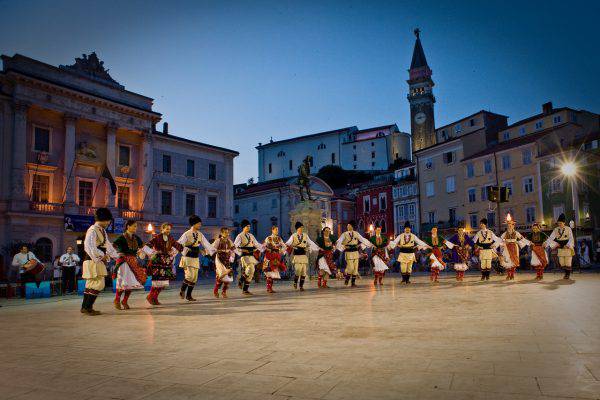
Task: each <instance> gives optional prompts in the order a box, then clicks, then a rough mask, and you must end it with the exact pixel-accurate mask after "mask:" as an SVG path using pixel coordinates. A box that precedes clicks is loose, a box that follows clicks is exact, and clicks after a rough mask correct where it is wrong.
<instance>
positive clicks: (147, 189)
mask: <svg viewBox="0 0 600 400" xmlns="http://www.w3.org/2000/svg"><path fill="white" fill-rule="evenodd" d="M154 175H156V170H154V172H152V178H150V182H149V183H148V187H147V188H146V193H145V194H144V199H143V200H142V206H141V207H140V211H142V212H143V211H144V204H146V198H147V197H148V192H149V191H150V187H151V186H152V181H153V180H154Z"/></svg>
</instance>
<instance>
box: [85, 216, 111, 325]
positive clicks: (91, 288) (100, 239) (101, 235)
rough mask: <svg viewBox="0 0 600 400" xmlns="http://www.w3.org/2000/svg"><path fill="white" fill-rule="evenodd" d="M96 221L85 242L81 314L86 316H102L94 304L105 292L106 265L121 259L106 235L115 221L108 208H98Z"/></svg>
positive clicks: (88, 231)
mask: <svg viewBox="0 0 600 400" xmlns="http://www.w3.org/2000/svg"><path fill="white" fill-rule="evenodd" d="M94 219H95V220H96V222H95V223H94V225H92V226H90V227H89V229H88V230H87V232H86V233H85V240H84V242H83V247H84V249H85V253H86V259H85V260H84V261H83V273H82V275H81V277H82V278H83V279H85V291H84V292H83V302H82V304H81V312H82V313H83V314H86V315H99V314H101V313H100V311H96V310H94V302H95V301H96V298H97V297H98V295H99V294H100V292H102V290H104V285H105V283H104V277H105V276H107V275H108V271H107V269H106V263H107V262H109V261H110V259H111V258H113V259H117V258H118V257H119V254H118V253H117V252H116V250H115V248H114V247H113V245H112V244H111V243H110V240H108V234H107V233H106V228H108V226H109V225H110V223H111V221H112V219H113V217H112V214H111V212H110V210H109V209H108V208H98V209H97V210H96V213H95V215H94Z"/></svg>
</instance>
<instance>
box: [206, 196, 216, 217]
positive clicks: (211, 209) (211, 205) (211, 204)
mask: <svg viewBox="0 0 600 400" xmlns="http://www.w3.org/2000/svg"><path fill="white" fill-rule="evenodd" d="M208 218H217V197H216V196H208Z"/></svg>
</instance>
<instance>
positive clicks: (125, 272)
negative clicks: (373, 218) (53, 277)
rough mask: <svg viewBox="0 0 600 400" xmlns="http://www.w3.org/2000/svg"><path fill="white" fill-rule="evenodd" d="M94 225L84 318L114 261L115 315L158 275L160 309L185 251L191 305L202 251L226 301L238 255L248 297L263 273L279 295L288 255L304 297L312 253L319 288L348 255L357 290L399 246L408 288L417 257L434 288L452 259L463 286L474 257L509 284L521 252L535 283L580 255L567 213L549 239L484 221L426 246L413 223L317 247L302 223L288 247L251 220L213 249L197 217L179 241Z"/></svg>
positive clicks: (327, 240) (104, 214) (100, 215)
mask: <svg viewBox="0 0 600 400" xmlns="http://www.w3.org/2000/svg"><path fill="white" fill-rule="evenodd" d="M95 221H96V222H95V224H94V225H92V226H91V227H90V228H89V229H88V231H87V232H86V236H85V240H84V249H85V260H84V262H83V266H82V271H83V272H82V277H83V279H85V280H86V285H85V291H84V297H83V303H82V306H81V312H82V313H84V314H87V315H98V314H100V312H99V311H97V310H94V308H93V305H94V302H95V300H96V298H97V296H98V295H99V294H100V293H101V292H102V290H103V289H104V285H105V277H106V276H107V275H108V270H107V268H106V264H107V263H108V262H109V261H110V260H111V259H114V260H116V262H115V268H114V269H113V272H112V274H113V278H115V279H116V296H115V300H114V306H115V307H116V308H117V309H129V308H130V307H129V304H128V299H129V296H130V295H131V293H132V291H133V290H136V289H142V288H143V285H144V283H145V282H146V279H147V277H148V275H150V276H151V277H152V287H151V290H150V292H149V294H148V295H147V297H146V299H147V301H148V302H149V303H150V304H152V305H160V304H161V303H160V301H159V294H160V293H161V291H162V290H163V289H164V288H165V287H167V286H169V282H170V281H172V280H173V279H174V278H175V276H174V274H173V268H172V265H173V261H174V258H175V256H176V255H177V253H181V259H180V263H179V267H181V268H183V269H184V270H185V279H184V281H183V284H182V286H181V289H180V292H179V295H180V297H181V298H182V299H185V300H187V301H196V299H194V297H193V296H192V293H193V290H194V286H195V285H196V282H197V280H198V270H199V268H200V262H199V258H200V256H201V255H202V254H203V253H204V254H207V255H210V256H214V258H215V273H216V281H215V286H214V289H213V294H214V296H215V297H217V298H218V297H222V298H227V291H228V289H229V285H230V284H231V283H232V282H233V280H234V268H233V262H234V260H235V257H236V256H238V257H239V265H240V273H239V279H238V282H237V284H238V286H239V288H240V289H241V290H242V293H243V294H244V295H252V293H251V292H250V290H249V289H250V284H251V282H252V280H253V277H254V273H255V269H257V268H258V269H260V270H261V271H262V273H264V275H265V277H266V289H267V292H268V293H275V290H274V283H275V282H276V281H277V280H278V279H280V278H281V272H283V271H285V270H286V268H287V267H286V263H285V262H284V257H285V256H286V255H288V256H289V257H291V264H292V266H293V269H294V281H293V286H294V289H296V290H299V291H304V285H305V280H306V277H307V275H308V269H309V268H308V267H309V254H310V253H311V252H314V253H316V254H317V268H318V287H319V288H328V287H329V286H328V279H329V278H330V276H331V275H332V274H335V273H338V274H339V271H337V266H336V263H335V262H334V253H335V252H336V251H340V252H343V254H344V260H345V270H344V283H345V285H347V286H348V285H350V286H351V287H355V286H356V279H357V278H358V266H359V260H360V259H361V258H364V257H369V255H368V253H367V249H370V260H371V263H372V267H373V273H374V280H373V284H374V285H375V286H377V285H383V280H384V276H385V272H386V270H388V269H389V267H388V263H389V261H390V251H391V250H393V249H395V248H398V250H399V253H398V254H399V255H398V262H399V263H400V271H401V274H402V283H403V284H409V283H410V277H411V274H412V267H413V263H414V262H415V261H416V258H415V252H416V251H425V252H426V253H427V254H428V258H429V263H430V269H431V275H430V280H431V282H433V283H435V282H437V281H438V276H439V273H440V271H442V270H443V269H445V268H446V261H448V263H449V265H451V266H453V268H454V270H455V271H456V280H457V281H463V278H464V274H465V271H466V270H467V269H468V260H469V259H470V257H471V256H472V254H475V255H476V256H478V257H479V260H480V263H481V280H489V279H490V272H491V268H492V261H493V260H494V258H496V257H497V258H498V259H499V260H500V264H501V265H502V267H503V268H504V269H505V271H506V279H507V280H512V279H514V277H515V270H516V269H517V268H518V267H519V262H520V260H519V250H520V249H521V248H522V247H525V246H530V247H531V265H532V266H533V267H534V268H535V269H536V271H537V276H536V279H542V278H543V272H544V269H545V267H546V266H547V264H548V255H547V250H548V249H555V248H557V256H558V261H559V264H560V266H561V267H562V268H563V269H564V270H565V276H564V278H565V279H568V278H569V276H570V272H571V260H572V257H573V255H574V239H573V233H572V231H571V229H570V228H569V227H568V226H566V225H565V216H564V215H561V216H560V217H559V219H558V222H557V227H556V228H555V229H554V230H553V231H552V234H551V235H550V236H549V237H547V236H546V235H545V234H544V233H543V232H542V231H541V229H540V225H539V224H534V225H533V228H532V232H531V234H530V235H528V237H525V236H523V235H522V234H521V233H519V232H518V231H517V230H516V229H515V221H514V220H509V221H507V230H506V231H505V232H504V233H503V234H502V235H501V236H500V237H498V236H496V235H495V234H494V232H492V231H491V230H489V229H488V228H487V220H486V219H485V218H484V219H482V220H481V221H480V229H479V231H478V232H477V233H476V234H475V235H474V236H473V237H471V236H469V235H468V234H467V232H466V231H465V229H464V226H458V228H457V231H456V234H454V235H453V236H452V237H449V238H447V239H446V238H443V237H441V236H439V235H438V232H437V228H435V227H434V228H433V229H432V230H431V234H430V235H429V236H428V237H427V238H425V239H424V240H421V239H419V238H418V237H417V236H416V235H415V234H413V233H412V232H411V227H410V224H409V223H408V222H407V223H406V224H405V226H404V232H403V233H401V234H399V235H398V236H397V237H396V238H395V239H393V240H390V239H389V238H388V237H387V236H386V235H385V234H382V232H381V228H380V227H376V228H375V232H374V234H373V235H372V236H371V237H370V238H369V239H366V238H364V237H363V236H362V235H361V234H360V233H358V232H357V231H356V230H355V224H354V223H352V222H351V223H349V224H348V226H347V230H346V231H345V232H343V233H342V234H341V235H340V236H339V237H337V238H336V237H335V236H334V235H333V234H332V232H331V230H330V228H328V227H325V228H323V229H322V231H321V235H320V236H319V237H318V238H317V239H316V241H313V240H312V239H311V238H310V237H309V236H308V234H307V233H306V232H305V231H304V226H303V224H302V223H301V222H296V224H295V232H294V233H293V234H292V235H291V236H290V237H289V239H288V240H287V241H284V240H283V238H281V236H279V232H278V228H277V226H273V227H272V228H271V234H270V235H269V236H268V237H267V238H266V239H265V240H264V241H263V242H262V243H261V242H259V241H258V240H257V239H256V238H255V237H254V235H253V234H252V233H251V232H250V223H249V222H248V221H247V220H244V221H242V223H241V229H242V231H241V232H240V233H239V234H238V235H237V237H236V238H235V240H231V238H230V231H229V228H227V227H223V228H221V230H220V235H219V237H218V238H216V239H215V240H214V241H213V242H212V243H211V242H209V241H208V240H207V239H206V237H205V236H204V235H203V234H202V232H200V228H201V226H202V221H201V219H200V218H199V217H198V216H196V215H193V216H191V217H190V218H189V224H190V229H189V230H187V231H186V232H184V233H183V235H181V237H180V238H179V239H178V240H176V239H175V238H173V237H172V236H171V228H172V226H171V224H169V223H163V224H162V225H161V226H160V232H159V233H158V234H156V235H154V236H153V237H152V239H151V240H150V241H148V242H147V243H144V242H143V241H142V240H141V239H140V237H139V236H137V235H136V233H135V232H136V231H137V222H136V221H133V220H130V221H127V223H126V225H125V232H124V233H123V234H122V235H121V236H119V237H118V238H117V239H116V240H115V241H114V242H113V243H111V242H110V241H109V240H108V235H107V233H106V228H107V227H108V226H109V225H110V223H111V221H112V215H111V212H110V210H108V209H106V208H99V209H98V210H97V211H96V214H95ZM445 249H448V250H449V251H450V253H451V256H450V259H449V260H447V259H445V258H444V257H443V255H442V253H443V251H444V250H445ZM261 254H263V256H262V257H261ZM144 258H147V259H148V261H147V263H146V265H145V266H144V265H143V263H140V262H139V259H144Z"/></svg>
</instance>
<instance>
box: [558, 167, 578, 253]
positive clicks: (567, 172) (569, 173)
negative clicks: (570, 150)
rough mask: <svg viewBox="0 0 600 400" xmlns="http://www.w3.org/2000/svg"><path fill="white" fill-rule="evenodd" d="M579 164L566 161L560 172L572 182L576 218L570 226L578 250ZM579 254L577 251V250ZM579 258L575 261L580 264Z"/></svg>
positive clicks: (572, 197)
mask: <svg viewBox="0 0 600 400" xmlns="http://www.w3.org/2000/svg"><path fill="white" fill-rule="evenodd" d="M577 169H578V168H577V164H575V162H574V161H565V162H564V163H563V164H562V165H561V166H560V172H561V173H562V174H563V175H564V176H565V177H566V178H567V179H569V180H570V181H571V201H572V202H573V214H574V218H573V220H572V221H570V223H569V225H570V227H571V229H572V230H573V241H574V242H575V248H577V227H578V226H579V199H578V198H577V185H576V184H577ZM575 254H577V250H575ZM578 260H579V258H578V257H575V261H576V262H578Z"/></svg>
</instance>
